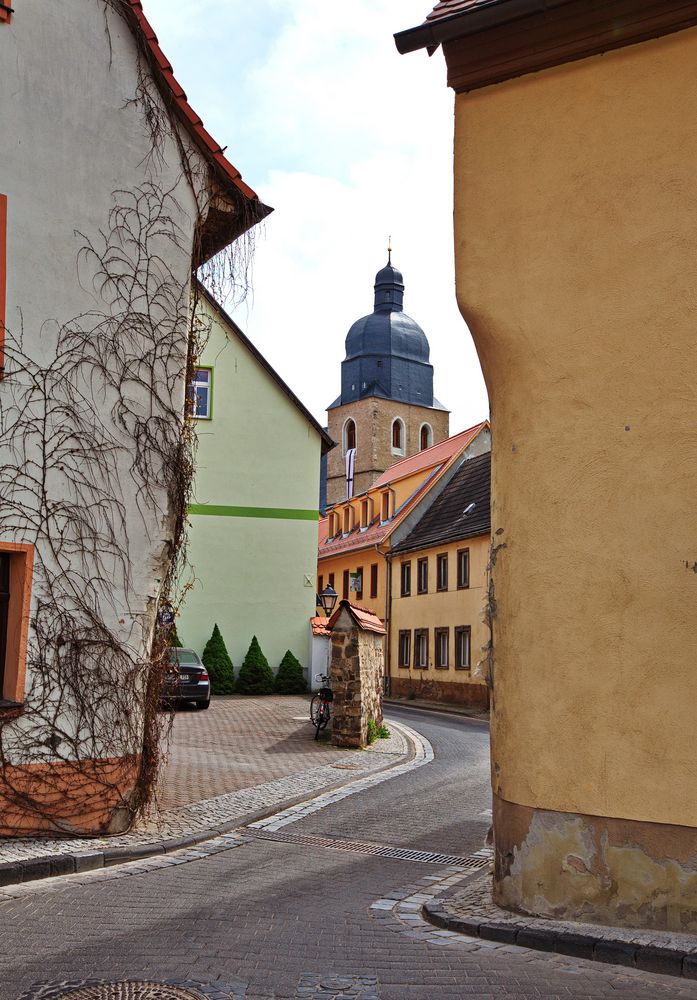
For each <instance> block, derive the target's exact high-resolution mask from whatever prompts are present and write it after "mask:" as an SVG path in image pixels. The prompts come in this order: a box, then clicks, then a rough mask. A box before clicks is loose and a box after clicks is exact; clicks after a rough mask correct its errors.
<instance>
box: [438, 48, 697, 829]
mask: <svg viewBox="0 0 697 1000" xmlns="http://www.w3.org/2000/svg"><path fill="white" fill-rule="evenodd" d="M696 65H697V29H690V30H688V31H683V32H680V33H678V34H674V35H670V36H667V37H665V38H662V39H658V40H652V41H649V42H645V43H642V44H640V45H634V46H630V47H628V48H625V49H622V50H619V51H615V52H609V53H606V54H604V55H602V56H597V57H593V58H589V59H585V60H581V61H579V62H574V63H570V64H568V65H566V66H562V67H558V68H554V69H550V70H546V71H544V72H540V73H535V74H531V75H529V76H525V77H522V78H520V79H517V80H511V81H508V82H506V83H504V84H501V85H497V86H493V87H488V88H485V89H482V90H478V91H475V92H473V93H470V94H463V95H459V96H458V97H457V99H456V143H455V185H456V201H455V233H456V265H457V289H458V299H459V303H460V307H461V310H462V312H463V315H464V317H465V319H466V321H467V323H468V325H469V327H470V329H471V331H472V333H473V336H474V338H475V341H476V344H477V349H478V352H479V355H480V358H481V361H482V365H483V368H484V374H485V378H486V381H487V385H488V388H489V393H490V399H491V411H492V427H493V460H494V466H493V509H492V531H493V532H494V533H495V532H496V531H497V529H500V530H501V533H500V534H499V535H496V534H495V535H494V538H495V540H496V541H497V543H498V544H505V546H506V548H503V549H501V550H500V551H499V554H498V559H497V563H496V567H495V571H494V582H495V586H496V598H497V602H498V612H497V618H496V622H495V630H494V641H495V687H494V706H495V712H494V725H493V759H492V773H493V781H494V789H495V791H496V792H497V793H498V795H499V796H501V797H502V798H504V799H506V800H509V801H512V802H516V803H521V804H525V805H530V806H536V807H542V808H546V809H553V810H554V809H556V810H566V811H570V812H583V813H589V814H594V815H599V816H603V815H606V816H615V817H624V818H629V819H638V820H648V821H655V822H662V823H673V824H682V825H693V826H697V799H696V798H695V796H694V795H693V794H692V789H693V788H694V777H695V762H696V760H697V757H696V754H695V745H696V743H695V740H696V737H695V732H696V722H695V713H696V708H695V706H697V628H696V627H695V607H696V603H697V570H695V566H696V565H697V543H696V542H695V538H694V528H695V498H696V497H697V461H695V459H696V457H697V417H696V412H697V409H696V403H697V382H696V379H695V372H696V371H697V332H696V329H695V325H696V324H695V316H696V314H697V281H696V280H695V259H696V254H695V251H696V250H697V169H696V168H695V164H696V163H697V88H695V86H694V80H695V66H696Z"/></svg>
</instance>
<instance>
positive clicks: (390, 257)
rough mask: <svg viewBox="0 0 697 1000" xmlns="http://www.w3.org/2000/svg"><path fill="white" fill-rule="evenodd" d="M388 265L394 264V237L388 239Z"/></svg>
mask: <svg viewBox="0 0 697 1000" xmlns="http://www.w3.org/2000/svg"><path fill="white" fill-rule="evenodd" d="M387 263H388V264H391V263H392V237H391V236H388V237H387Z"/></svg>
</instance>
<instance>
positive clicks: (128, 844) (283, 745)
mask: <svg viewBox="0 0 697 1000" xmlns="http://www.w3.org/2000/svg"><path fill="white" fill-rule="evenodd" d="M391 732H392V735H391V737H390V739H388V740H378V741H377V742H376V743H374V744H373V745H372V746H371V747H370V748H369V749H368V750H367V751H362V750H355V751H346V750H339V749H337V748H335V747H332V746H331V745H330V744H329V743H328V742H324V741H315V739H314V728H313V727H312V725H311V723H310V721H309V699H308V698H304V697H299V696H298V697H288V696H286V697H280V696H271V697H264V698H254V697H250V698H242V697H229V698H220V699H214V700H213V702H212V704H211V707H210V709H209V710H208V711H206V712H195V711H186V710H184V711H180V712H177V714H176V717H175V720H174V726H173V730H172V736H171V740H170V746H169V751H168V756H167V762H166V764H165V766H164V768H163V772H162V776H161V780H160V787H159V792H158V796H157V802H156V804H155V806H154V807H153V809H152V811H151V814H150V815H149V816H147V817H145V818H144V819H142V820H141V821H140V822H139V824H138V825H137V826H136V827H135V828H134V829H133V830H132V831H131V832H129V833H126V834H120V835H117V836H112V837H96V838H86V837H82V838H73V839H69V838H50V839H49V838H22V839H7V840H4V841H0V886H2V885H13V884H16V883H18V882H28V881H34V880H35V879H38V878H48V877H53V876H56V875H63V874H72V873H74V872H82V871H89V870H92V869H94V868H100V867H103V866H108V865H112V864H119V863H123V862H127V861H131V860H134V859H138V858H144V857H150V856H153V855H159V854H163V853H168V852H171V851H175V850H180V849H181V848H183V847H187V846H191V845H193V844H196V843H200V842H201V841H203V840H206V839H209V838H210V837H215V836H219V835H221V834H223V833H227V832H229V831H230V830H232V829H234V828H235V827H237V826H239V825H241V824H243V823H248V822H251V821H253V820H255V819H258V818H260V817H262V816H264V815H267V814H268V813H270V812H274V811H276V810H278V809H279V808H283V807H285V806H290V805H293V804H294V803H295V802H298V801H300V800H302V799H306V798H308V796H311V795H313V794H316V793H320V792H324V791H327V790H328V789H332V788H336V787H338V786H341V785H345V784H346V783H347V782H349V781H352V780H355V778H357V777H361V776H363V775H369V774H374V773H376V772H379V771H382V770H384V769H386V768H391V767H393V766H396V765H399V764H402V763H403V762H404V761H405V760H406V759H408V758H409V757H410V756H412V755H413V753H414V747H413V743H412V740H411V739H410V738H407V736H406V732H405V730H403V729H402V728H401V727H399V726H398V725H392V726H391Z"/></svg>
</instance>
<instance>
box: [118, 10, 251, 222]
mask: <svg viewBox="0 0 697 1000" xmlns="http://www.w3.org/2000/svg"><path fill="white" fill-rule="evenodd" d="M127 2H128V7H127V8H126V10H129V11H130V13H131V15H132V22H133V27H134V29H135V31H136V35H137V37H138V36H139V37H140V39H141V40H142V42H143V43H144V46H145V49H146V52H147V54H149V56H150V62H151V64H154V67H155V68H156V70H157V72H155V73H154V76H155V78H156V80H157V82H158V83H159V84H160V88H161V90H163V96H164V97H165V99H167V98H170V99H171V100H172V107H173V110H174V111H175V112H176V114H177V116H178V117H179V119H180V121H181V122H182V123H183V124H184V126H185V128H186V129H187V131H188V132H189V134H190V136H191V138H192V139H193V140H194V142H195V143H196V145H197V146H198V148H199V149H200V150H201V152H202V153H203V155H204V156H205V158H206V159H207V160H208V162H209V163H210V165H211V166H212V167H213V169H214V170H215V172H216V174H217V175H218V180H219V181H220V182H221V183H222V185H223V186H230V185H232V186H233V187H234V188H235V189H236V190H237V191H238V192H239V193H240V194H241V195H242V196H243V197H244V198H245V199H246V200H247V201H248V202H250V203H252V204H253V206H254V209H255V216H256V217H257V218H256V221H260V220H261V219H262V218H264V217H265V216H266V215H268V214H269V212H270V211H271V209H270V208H268V207H267V206H266V205H264V204H262V202H260V201H259V198H258V196H257V194H256V192H255V191H253V190H252V189H251V188H250V186H249V185H248V184H245V182H244V181H243V180H242V175H241V174H240V172H239V170H238V169H237V167H235V166H233V164H232V163H230V161H229V160H228V159H227V158H226V156H225V151H224V149H222V147H221V146H220V143H218V142H216V141H215V139H214V138H213V136H212V135H210V134H209V133H208V132H207V131H206V129H205V128H204V126H203V122H202V120H201V118H200V116H199V115H197V114H196V112H195V111H194V109H193V108H192V107H191V105H190V104H189V102H188V100H187V97H186V92H185V91H184V89H183V87H182V86H181V85H180V83H179V82H178V80H177V78H176V77H175V75H174V71H173V69H172V65H171V63H170V61H169V59H168V58H167V56H166V55H165V54H164V52H163V51H162V49H161V48H160V46H159V43H158V39H157V35H156V34H155V32H154V30H153V28H152V25H151V24H150V22H149V21H148V19H147V18H146V16H145V14H144V13H143V5H142V3H141V0H127Z"/></svg>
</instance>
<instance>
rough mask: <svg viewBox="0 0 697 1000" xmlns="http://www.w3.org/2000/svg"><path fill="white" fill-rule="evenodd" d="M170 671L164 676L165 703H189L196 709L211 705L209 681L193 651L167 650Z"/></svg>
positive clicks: (199, 658) (199, 659)
mask: <svg viewBox="0 0 697 1000" xmlns="http://www.w3.org/2000/svg"><path fill="white" fill-rule="evenodd" d="M168 656H169V662H170V664H171V666H170V669H169V670H168V671H167V673H166V675H165V691H164V697H165V701H167V702H169V703H170V704H174V705H181V704H183V703H184V702H187V701H190V702H193V704H194V705H195V706H196V708H208V706H209V705H210V703H211V681H210V678H209V676H208V671H207V670H206V668H205V667H204V665H203V664H202V663H201V657H200V656H199V655H198V653H196V652H194V650H193V649H174V648H173V649H170V650H168Z"/></svg>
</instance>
